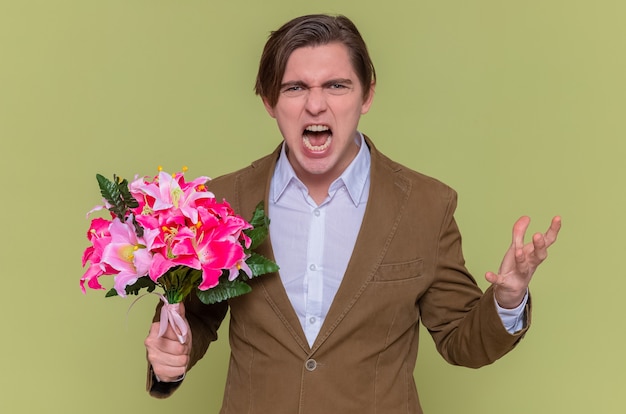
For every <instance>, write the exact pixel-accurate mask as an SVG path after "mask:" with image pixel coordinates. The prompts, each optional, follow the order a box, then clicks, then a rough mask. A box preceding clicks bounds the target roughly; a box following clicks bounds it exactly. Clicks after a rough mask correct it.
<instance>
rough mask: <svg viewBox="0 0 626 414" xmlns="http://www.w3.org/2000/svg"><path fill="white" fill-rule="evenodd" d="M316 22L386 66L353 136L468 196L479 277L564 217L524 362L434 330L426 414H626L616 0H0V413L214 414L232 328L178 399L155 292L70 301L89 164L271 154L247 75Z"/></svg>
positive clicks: (106, 166)
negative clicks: (318, 15)
mask: <svg viewBox="0 0 626 414" xmlns="http://www.w3.org/2000/svg"><path fill="white" fill-rule="evenodd" d="M313 3H314V4H313ZM311 12H331V13H343V14H346V15H348V16H349V17H351V18H352V19H353V20H354V21H355V22H356V23H357V25H358V26H359V28H360V29H361V31H362V34H363V36H364V37H365V39H366V41H367V42H368V44H369V46H370V50H371V53H372V55H373V58H374V61H375V63H376V67H377V70H378V74H379V78H378V87H377V90H376V99H375V102H374V107H373V109H372V111H371V112H370V113H369V114H368V115H367V116H366V117H365V118H364V119H363V121H362V124H361V129H362V130H363V131H364V132H366V133H368V135H370V136H371V137H372V138H373V139H374V140H375V142H376V143H377V145H378V147H379V148H380V149H382V150H383V151H385V152H386V153H387V154H388V155H390V156H391V157H393V158H395V159H397V160H398V161H401V162H403V163H405V164H407V165H408V166H410V167H412V168H414V169H417V170H420V171H422V172H424V173H427V174H429V175H433V176H435V177H437V178H439V179H441V180H443V181H445V182H447V183H448V184H450V185H452V186H453V187H455V188H456V189H457V190H458V192H459V197H460V205H459V210H458V213H457V218H458V221H459V224H460V226H461V229H462V231H463V234H464V244H465V253H466V257H467V262H468V266H469V268H470V269H471V270H472V271H473V272H474V273H475V275H476V277H477V279H478V280H479V283H480V284H481V286H482V287H485V286H486V283H485V281H484V278H483V276H482V275H483V274H484V272H485V271H487V270H495V269H497V267H498V264H499V260H500V258H501V256H502V254H503V252H504V250H505V249H506V247H507V245H508V243H509V237H510V236H509V234H510V228H511V225H512V224H513V222H514V220H515V219H516V218H517V217H518V216H520V215H522V214H529V215H531V216H532V217H533V219H534V221H533V224H532V230H533V231H539V230H544V228H546V226H547V225H548V222H549V220H550V218H551V217H552V216H553V215H555V214H561V215H562V216H563V223H564V227H563V231H562V233H561V237H560V240H559V242H558V244H557V245H556V246H554V248H553V249H552V250H551V257H550V258H549V261H548V262H547V263H546V264H545V265H544V266H543V267H542V268H541V269H540V271H539V272H538V274H537V275H536V278H535V280H534V281H533V284H532V292H533V301H534V321H533V327H532V329H531V331H530V332H529V334H528V335H527V336H526V338H525V339H524V340H523V341H522V343H521V344H520V345H519V347H518V348H517V349H516V350H515V351H514V352H513V353H512V354H510V355H508V356H506V357H505V358H504V359H502V360H501V361H498V362H497V363H496V364H494V365H492V366H489V367H485V368H483V369H481V370H477V371H476V370H470V369H466V368H458V367H451V366H448V365H446V364H445V363H444V362H443V360H442V359H441V358H440V357H438V356H437V355H436V354H435V352H434V350H433V346H432V341H430V339H429V338H428V336H427V335H426V334H425V335H424V336H423V341H422V349H421V353H420V359H419V362H418V368H417V370H416V374H415V375H416V379H417V382H418V388H419V390H420V395H421V398H422V401H423V406H424V408H425V410H426V412H427V413H429V414H435V413H444V414H448V413H457V412H464V413H481V414H483V413H500V412H507V413H508V414H514V413H524V414H527V413H603V414H605V413H621V412H623V410H624V407H625V406H626V397H625V396H624V394H625V393H624V390H625V389H626V359H625V357H624V342H625V340H626V333H625V329H624V328H625V327H626V326H625V324H624V316H623V314H624V308H625V306H624V300H623V297H624V291H625V290H626V277H625V276H626V275H625V274H624V273H625V272H624V265H623V257H624V248H625V247H626V243H625V242H624V234H625V233H626V228H625V227H626V226H625V225H624V218H623V217H624V215H623V213H624V208H625V204H626V197H625V194H624V193H625V192H624V188H625V187H624V175H625V174H624V172H625V168H624V156H625V155H626V151H625V149H626V145H625V144H624V137H625V135H626V134H625V133H626V127H625V121H624V119H625V114H624V110H625V104H626V102H625V99H626V98H625V96H626V81H625V73H626V54H625V52H626V48H625V47H626V42H625V40H626V28H625V25H624V16H625V13H626V3H624V2H621V1H618V0H615V1H610V0H596V1H583V0H569V1H566V0H561V1H556V0H555V1H551V0H541V1H540V0H528V1H524V2H520V1H504V0H474V1H472V0H466V1H462V0H459V1H434V0H432V1H426V0H403V1H400V0H385V1H379V2H374V1H371V2H364V1H362V0H354V1H344V2H342V1H337V0H319V1H316V2H298V1H293V0H292V1H284V0H283V1H279V0H263V1H249V2H243V1H236V0H230V1H192V0H178V1H173V0H171V1H165V0H99V1H96V0H92V1H90V0H83V1H80V0H65V1H63V0H38V1H37V0H13V1H12V0H0V137H1V138H0V151H1V152H0V172H1V173H2V183H3V184H2V192H1V194H2V204H1V205H0V209H1V210H0V217H2V227H1V228H2V237H1V238H0V266H1V268H0V277H1V279H0V283H1V285H0V286H1V290H0V298H1V300H2V317H1V318H0V330H1V332H2V333H1V334H0V335H1V336H0V351H1V352H0V411H1V412H3V413H34V412H41V413H48V412H51V413H55V412H58V413H84V412H89V413H92V414H98V413H111V412H116V413H135V412H142V413H155V414H156V413H171V412H175V411H174V410H177V409H179V408H180V409H185V410H188V412H205V413H216V412H217V410H218V407H219V404H220V400H221V395H222V389H223V385H224V376H225V370H226V366H227V359H228V345H227V341H226V340H225V339H226V335H223V336H222V340H221V341H219V342H218V343H217V344H216V345H215V346H214V347H213V348H212V349H211V350H210V352H209V354H208V355H207V357H206V358H205V359H204V360H203V361H202V363H201V364H200V365H199V366H198V368H196V369H194V370H193V371H192V372H191V373H190V374H189V376H188V379H187V381H186V382H185V384H184V386H183V387H182V389H180V390H179V392H178V393H177V394H176V395H174V396H173V397H172V398H170V399H168V400H163V401H160V400H154V399H151V398H149V397H148V396H147V394H146V393H145V392H144V375H145V374H144V372H145V371H144V370H145V360H144V347H143V339H144V337H145V335H146V333H147V329H148V325H149V320H150V317H151V313H152V309H153V307H154V305H155V303H156V299H155V298H151V297H146V298H144V299H142V300H141V301H139V302H138V303H137V304H136V305H135V306H134V307H133V308H132V310H131V311H130V312H127V311H128V307H129V305H130V304H131V302H132V300H130V299H128V300H123V299H119V298H114V299H105V298H104V296H103V294H102V293H101V292H97V291H90V292H88V294H87V295H82V294H81V293H80V290H79V288H78V280H79V278H80V276H81V275H82V272H83V269H82V268H81V265H80V257H81V253H82V250H83V249H84V248H85V247H86V246H87V242H86V240H85V238H84V234H85V232H86V230H87V227H88V220H87V219H86V218H85V213H86V212H87V211H88V210H89V209H91V207H93V206H94V205H95V204H97V203H98V202H99V201H100V200H99V197H98V190H97V184H96V180H95V174H96V173H103V174H105V175H107V176H110V175H112V174H113V173H117V174H118V175H122V176H125V177H129V178H132V176H133V175H134V174H135V173H140V174H150V173H153V172H156V168H157V166H158V165H163V166H164V167H165V168H166V170H169V171H174V170H178V169H179V168H180V167H182V166H183V165H187V166H189V174H190V175H191V176H196V175H204V174H207V175H211V176H216V175H219V174H221V173H224V172H227V171H230V170H233V169H235V168H238V167H242V166H244V165H246V164H247V163H248V162H250V161H251V160H253V159H255V158H256V157H258V156H260V155H261V154H264V153H266V152H268V151H269V150H271V149H273V148H274V146H275V145H277V143H278V142H279V140H280V137H279V135H278V132H277V129H276V127H275V124H274V122H273V120H272V119H270V118H269V117H268V116H267V115H266V113H265V111H264V109H263V106H262V105H261V102H260V101H259V99H258V98H257V97H255V96H254V94H253V92H252V86H253V82H254V77H255V68H256V65H257V62H258V58H259V56H260V51H261V48H262V46H263V43H264V41H265V39H266V36H267V34H268V33H269V31H270V30H272V29H275V28H277V27H278V26H279V25H280V24H282V23H283V22H285V21H286V20H288V19H289V18H292V17H295V16H297V15H300V14H305V13H311ZM224 332H225V331H224ZM276 392H280V390H276ZM277 412H280V411H279V410H277Z"/></svg>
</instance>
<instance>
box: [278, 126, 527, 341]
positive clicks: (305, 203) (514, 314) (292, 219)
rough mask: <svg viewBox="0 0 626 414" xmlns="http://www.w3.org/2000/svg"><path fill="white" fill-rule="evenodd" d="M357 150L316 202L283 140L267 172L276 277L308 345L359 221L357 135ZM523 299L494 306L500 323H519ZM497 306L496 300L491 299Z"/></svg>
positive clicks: (362, 183)
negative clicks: (515, 305) (272, 168)
mask: <svg viewBox="0 0 626 414" xmlns="http://www.w3.org/2000/svg"><path fill="white" fill-rule="evenodd" d="M356 140H357V144H358V145H359V146H360V150H359V152H358V154H357V156H356V157H355V159H354V160H353V161H352V162H351V163H350V165H349V166H348V168H346V170H345V171H344V172H343V174H341V176H340V177H339V178H337V179H336V180H335V181H334V182H333V183H332V184H331V185H330V188H329V190H328V196H327V197H326V199H325V200H324V201H323V202H322V203H321V204H319V205H317V204H316V203H315V201H313V199H312V198H311V197H310V196H309V194H308V190H307V188H306V186H305V185H304V184H303V183H302V181H300V180H299V179H298V177H296V174H295V172H294V170H293V168H292V166H291V164H290V163H289V161H288V160H287V155H286V153H285V146H284V145H283V149H282V152H281V154H280V158H279V159H278V162H277V163H276V169H275V171H274V175H273V177H272V182H271V185H270V194H269V206H268V207H269V208H268V216H269V218H270V221H271V225H270V226H269V228H270V237H271V240H272V247H273V250H274V255H275V259H276V263H278V265H279V266H280V278H281V280H282V282H283V285H284V286H285V290H286V291H287V296H288V297H289V300H290V301H291V305H292V306H293V308H294V310H295V312H296V314H297V315H298V318H299V319H300V324H301V325H302V328H303V330H304V333H305V335H306V338H307V341H308V343H309V345H310V346H312V345H313V342H314V341H315V338H316V337H317V335H318V333H319V331H320V328H321V327H322V324H323V322H324V319H325V318H326V315H327V313H328V310H329V308H330V305H331V303H332V301H333V299H334V297H335V294H336V293H337V290H338V289H339V285H340V284H341V281H342V279H343V275H344V273H345V271H346V268H347V266H348V261H349V260H350V257H351V256H352V250H353V248H354V245H355V243H356V238H357V234H358V232H359V229H360V227H361V222H362V221H363V214H364V213H365V206H366V204H367V199H368V196H369V187H370V178H369V176H370V174H369V172H370V165H371V158H370V152H369V150H368V148H367V145H365V140H364V139H363V136H362V135H361V134H360V133H359V134H358V136H357V137H356ZM525 304H526V299H524V302H523V303H522V304H521V305H520V306H519V307H518V308H516V309H513V310H509V309H502V308H500V307H498V311H499V313H500V317H501V318H502V321H503V324H504V326H505V328H506V329H507V330H508V331H509V332H511V333H513V332H515V331H517V330H519V329H521V328H522V327H523V325H524V307H525ZM496 305H497V304H496Z"/></svg>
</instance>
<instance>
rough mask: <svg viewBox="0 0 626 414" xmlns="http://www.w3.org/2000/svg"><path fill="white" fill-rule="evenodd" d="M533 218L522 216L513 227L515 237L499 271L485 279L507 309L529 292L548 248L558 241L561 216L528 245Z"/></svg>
mask: <svg viewBox="0 0 626 414" xmlns="http://www.w3.org/2000/svg"><path fill="white" fill-rule="evenodd" d="M529 224H530V218H529V217H526V216H523V217H520V218H519V219H518V220H517V221H516V222H515V225H514V226H513V240H512V242H511V246H510V247H509V249H508V250H507V252H506V254H505V255H504V259H503V260H502V264H501V265H500V270H499V271H498V273H497V274H496V273H493V272H487V273H486V274H485V279H487V281H488V282H490V283H491V284H493V285H494V286H495V295H496V300H497V301H498V304H499V305H500V306H502V307H503V308H509V309H512V308H515V307H517V306H518V305H519V304H520V303H521V302H522V300H523V299H524V296H525V294H526V291H527V289H528V285H529V284H530V280H531V279H532V277H533V274H534V273H535V270H536V269H537V267H538V266H539V265H540V264H541V263H542V262H543V261H544V260H545V259H546V257H548V248H549V247H550V246H551V245H552V244H554V242H555V241H556V238H557V235H558V234H559V230H560V228H561V217H558V216H557V217H554V218H553V219H552V222H551V223H550V227H549V228H548V230H547V231H546V232H545V233H543V234H542V233H535V234H534V235H533V237H532V241H531V242H529V243H526V244H524V237H525V235H526V230H527V229H528V225H529Z"/></svg>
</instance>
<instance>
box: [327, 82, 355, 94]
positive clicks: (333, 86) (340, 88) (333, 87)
mask: <svg viewBox="0 0 626 414" xmlns="http://www.w3.org/2000/svg"><path fill="white" fill-rule="evenodd" d="M326 89H327V90H328V93H330V94H331V95H344V94H346V93H348V92H350V90H351V89H352V88H351V85H350V84H348V83H345V82H332V83H329V84H328V86H327V87H326Z"/></svg>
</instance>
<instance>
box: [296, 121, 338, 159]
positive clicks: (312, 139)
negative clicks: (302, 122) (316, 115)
mask: <svg viewBox="0 0 626 414" xmlns="http://www.w3.org/2000/svg"><path fill="white" fill-rule="evenodd" d="M302 139H303V141H304V146H305V147H306V148H307V149H309V150H310V151H313V152H321V151H324V150H326V149H327V148H328V147H329V146H330V143H331V141H332V140H333V134H332V131H331V130H330V128H329V127H328V126H326V125H309V126H308V127H306V128H305V129H304V132H303V133H302Z"/></svg>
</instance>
